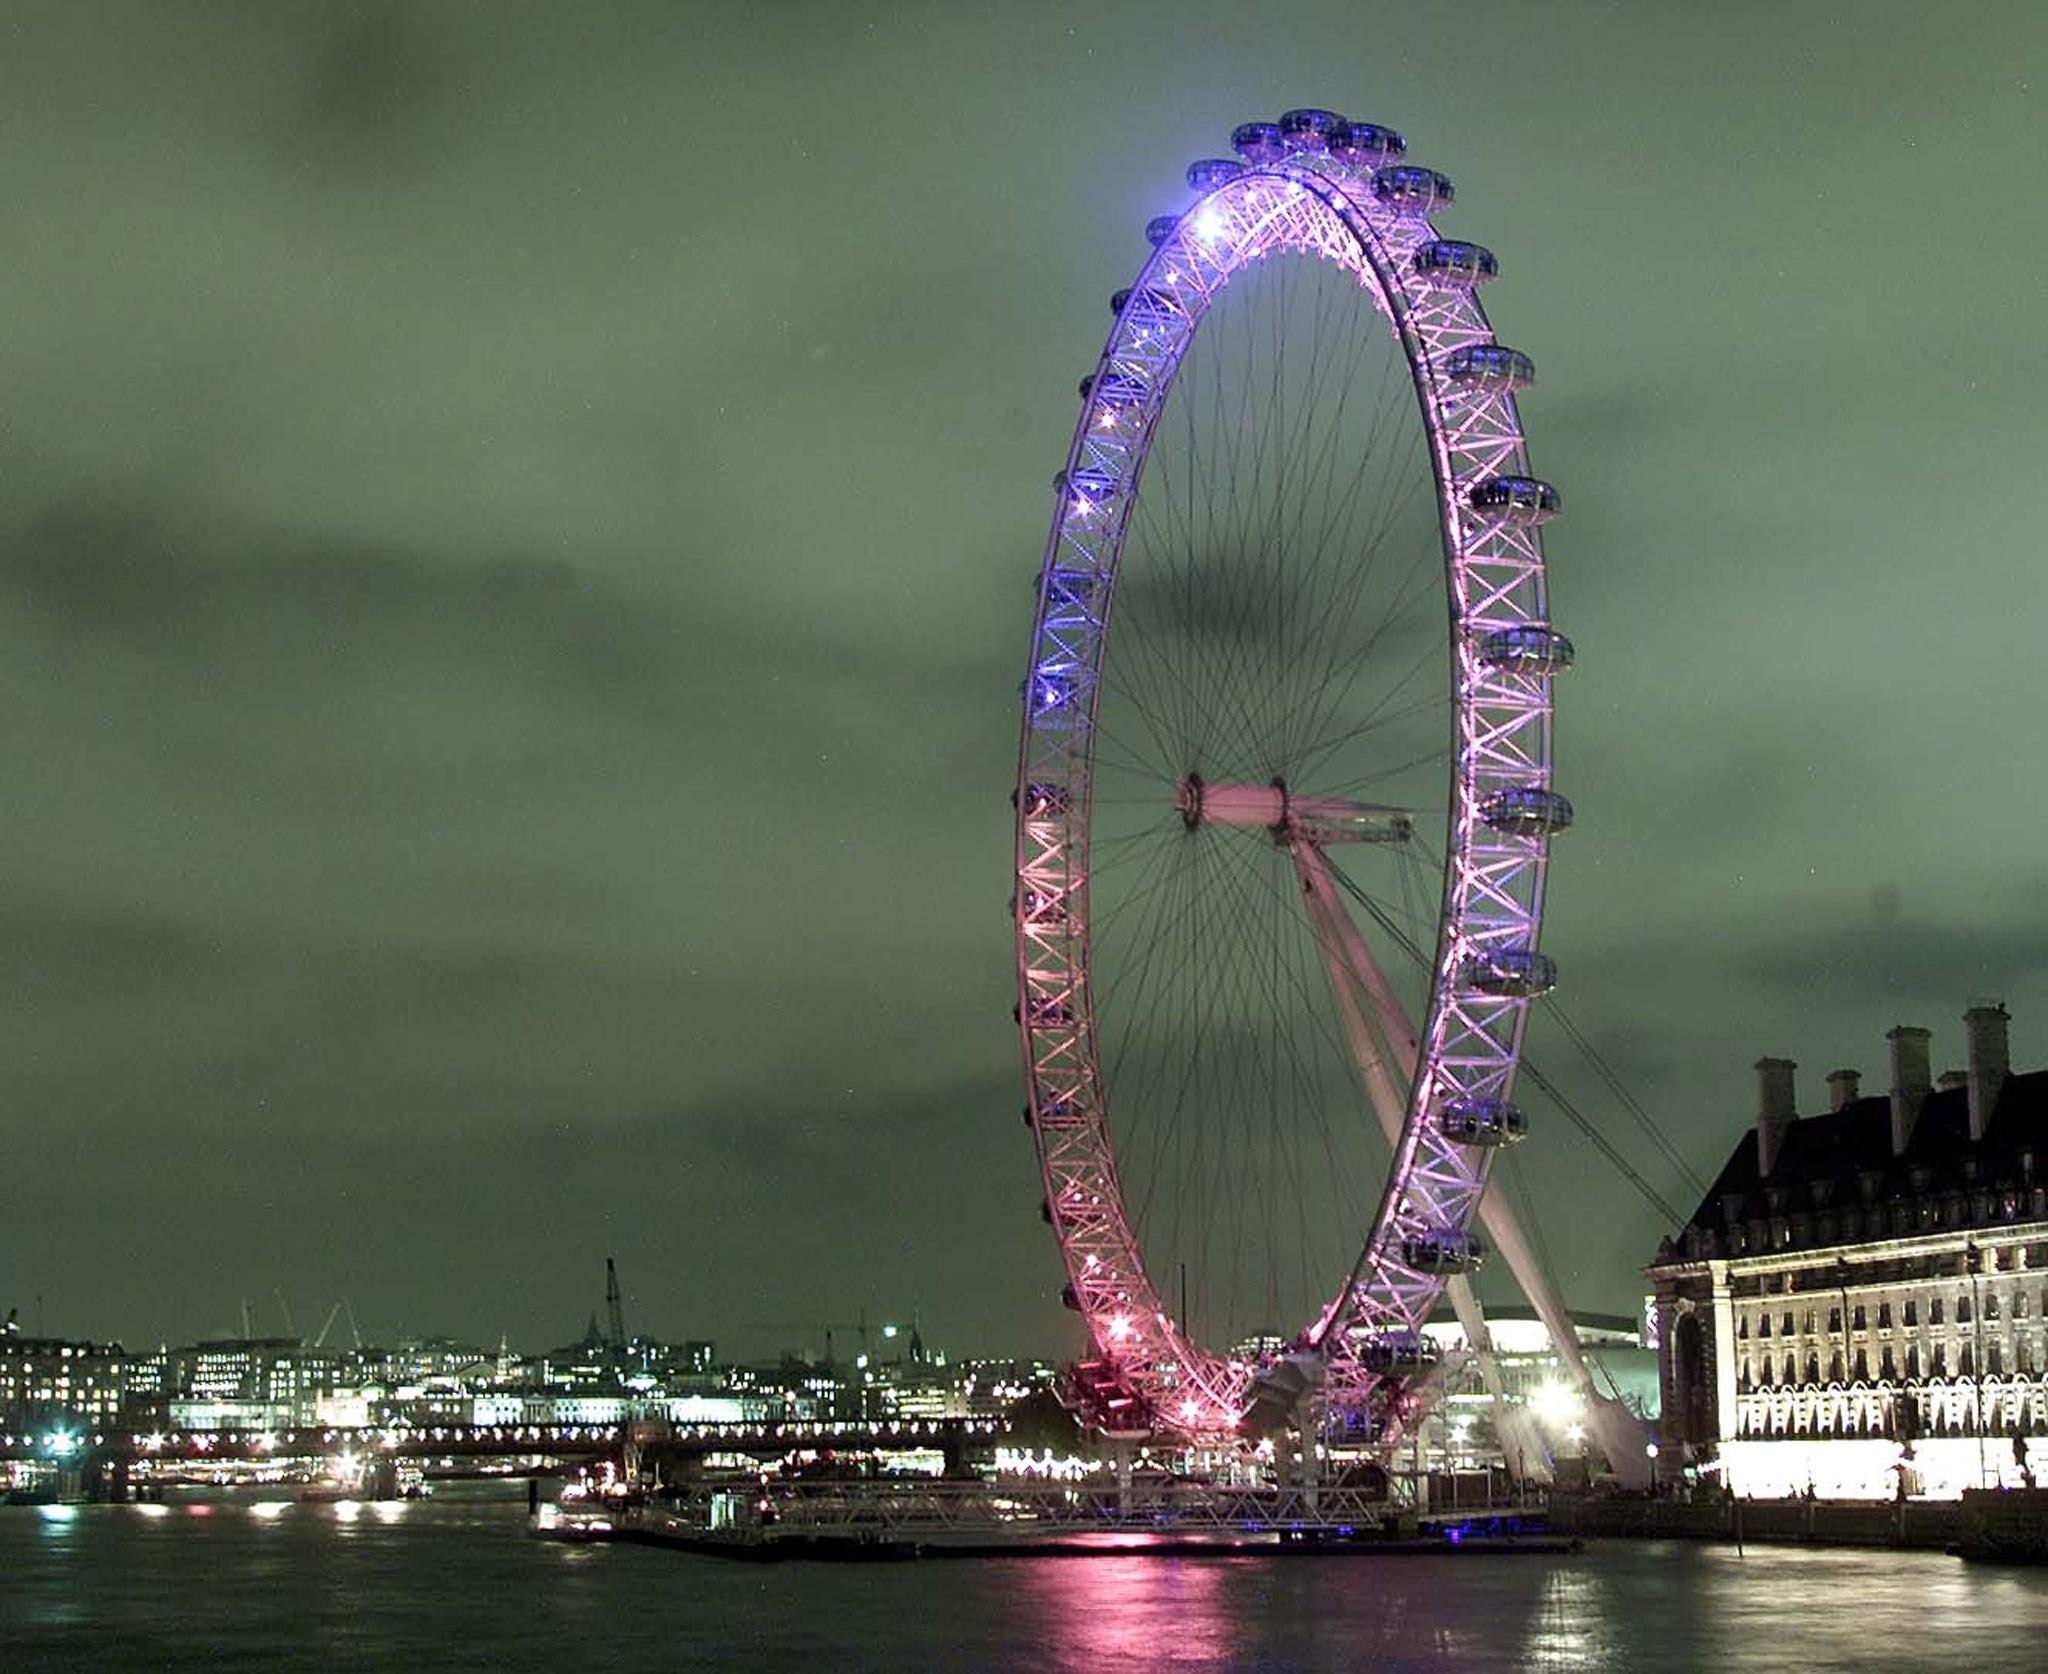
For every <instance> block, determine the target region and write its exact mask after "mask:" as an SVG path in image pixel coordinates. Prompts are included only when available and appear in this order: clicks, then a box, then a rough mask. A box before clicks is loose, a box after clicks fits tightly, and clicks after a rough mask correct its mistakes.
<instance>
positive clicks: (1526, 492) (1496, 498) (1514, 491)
mask: <svg viewBox="0 0 2048 1674" xmlns="http://www.w3.org/2000/svg"><path fill="white" fill-rule="evenodd" d="M1465 500H1466V503H1467V504H1468V505H1469V506H1471V508H1472V509H1473V510H1474V511H1476V512H1479V513H1481V514H1482V515H1484V516H1486V517H1488V518H1491V519H1492V520H1493V521H1494V522H1496V523H1514V524H1520V525H1526V524H1531V523H1548V522H1549V521H1550V520H1551V519H1552V518H1553V517H1555V516H1557V514H1558V513H1559V512H1561V511H1563V510H1564V496H1563V495H1562V494H1560V493H1558V491H1557V490H1556V489H1555V488H1553V487H1551V486H1550V484H1549V483H1547V482H1545V481H1544V480H1543V479H1542V478H1541V477H1512V476H1511V477H1488V478H1486V480H1485V481H1483V482H1478V483H1474V484H1473V485H1472V492H1471V493H1470V494H1468V495H1466V496H1465Z"/></svg>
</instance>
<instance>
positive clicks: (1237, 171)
mask: <svg viewBox="0 0 2048 1674" xmlns="http://www.w3.org/2000/svg"><path fill="white" fill-rule="evenodd" d="M1243 173H1244V164H1242V163H1240V162H1238V161H1237V159H1236V158H1234V157H1204V158H1203V159H1202V160H1201V161H1200V162H1198V163H1190V164H1188V186H1189V187H1190V189H1192V190H1194V191H1197V192H1213V191H1215V190H1216V188H1217V187H1219V186H1228V185H1229V184H1230V183H1231V182H1232V181H1233V180H1235V179H1236V178H1237V177H1238V176H1239V175H1241V174H1243Z"/></svg>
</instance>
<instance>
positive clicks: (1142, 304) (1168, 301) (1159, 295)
mask: <svg viewBox="0 0 2048 1674" xmlns="http://www.w3.org/2000/svg"><path fill="white" fill-rule="evenodd" d="M1109 311H1110V312H1111V313H1112V314H1116V315H1119V316H1128V317H1129V318H1131V319H1134V320H1141V321H1142V320H1145V319H1155V320H1163V319H1171V318H1175V317H1177V316H1178V315H1179V313H1180V298H1179V297H1177V296H1175V295H1174V294H1173V292H1171V291H1169V290H1167V289H1165V288H1164V287H1163V286H1160V285H1140V286H1135V287H1134V286H1130V285H1126V286H1125V287H1124V288H1123V289H1122V290H1120V291H1113V292H1111V293H1110V298H1109Z"/></svg>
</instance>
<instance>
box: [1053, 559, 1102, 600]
mask: <svg viewBox="0 0 2048 1674" xmlns="http://www.w3.org/2000/svg"><path fill="white" fill-rule="evenodd" d="M1098 579H1099V578H1098V577H1097V576H1096V574H1095V572H1094V571H1093V570H1072V569H1052V570H1048V571H1047V572H1046V575H1045V598H1046V603H1047V604H1049V605H1051V606H1052V607H1053V608H1054V609H1055V610H1058V609H1060V608H1062V607H1064V608H1066V609H1070V610H1086V609H1087V608H1088V606H1089V604H1090V603H1091V602H1092V601H1093V600H1094V598H1095V586H1096V582H1097V580H1098Z"/></svg>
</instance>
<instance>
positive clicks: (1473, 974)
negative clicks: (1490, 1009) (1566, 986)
mask: <svg viewBox="0 0 2048 1674" xmlns="http://www.w3.org/2000/svg"><path fill="white" fill-rule="evenodd" d="M1458 981H1459V984H1460V986H1462V987H1464V988H1466V989H1468V990H1469V991H1470V992H1472V993H1474V994H1491V995H1493V996H1495V997H1496V998H1498V999H1505V1000H1530V999H1535V998H1537V997H1538V996H1539V995H1543V994H1548V993H1549V992H1550V991H1551V989H1553V988H1555V987H1556V986H1557V961H1556V960H1555V959H1553V958H1551V957H1550V955H1549V954H1547V953H1538V952H1537V951H1536V950H1535V949H1534V948H1532V947H1492V948H1484V949H1481V950H1479V951H1478V952H1474V953H1468V954H1466V955H1465V961H1464V964H1463V965H1462V966H1461V967H1460V968H1459V972H1458Z"/></svg>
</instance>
